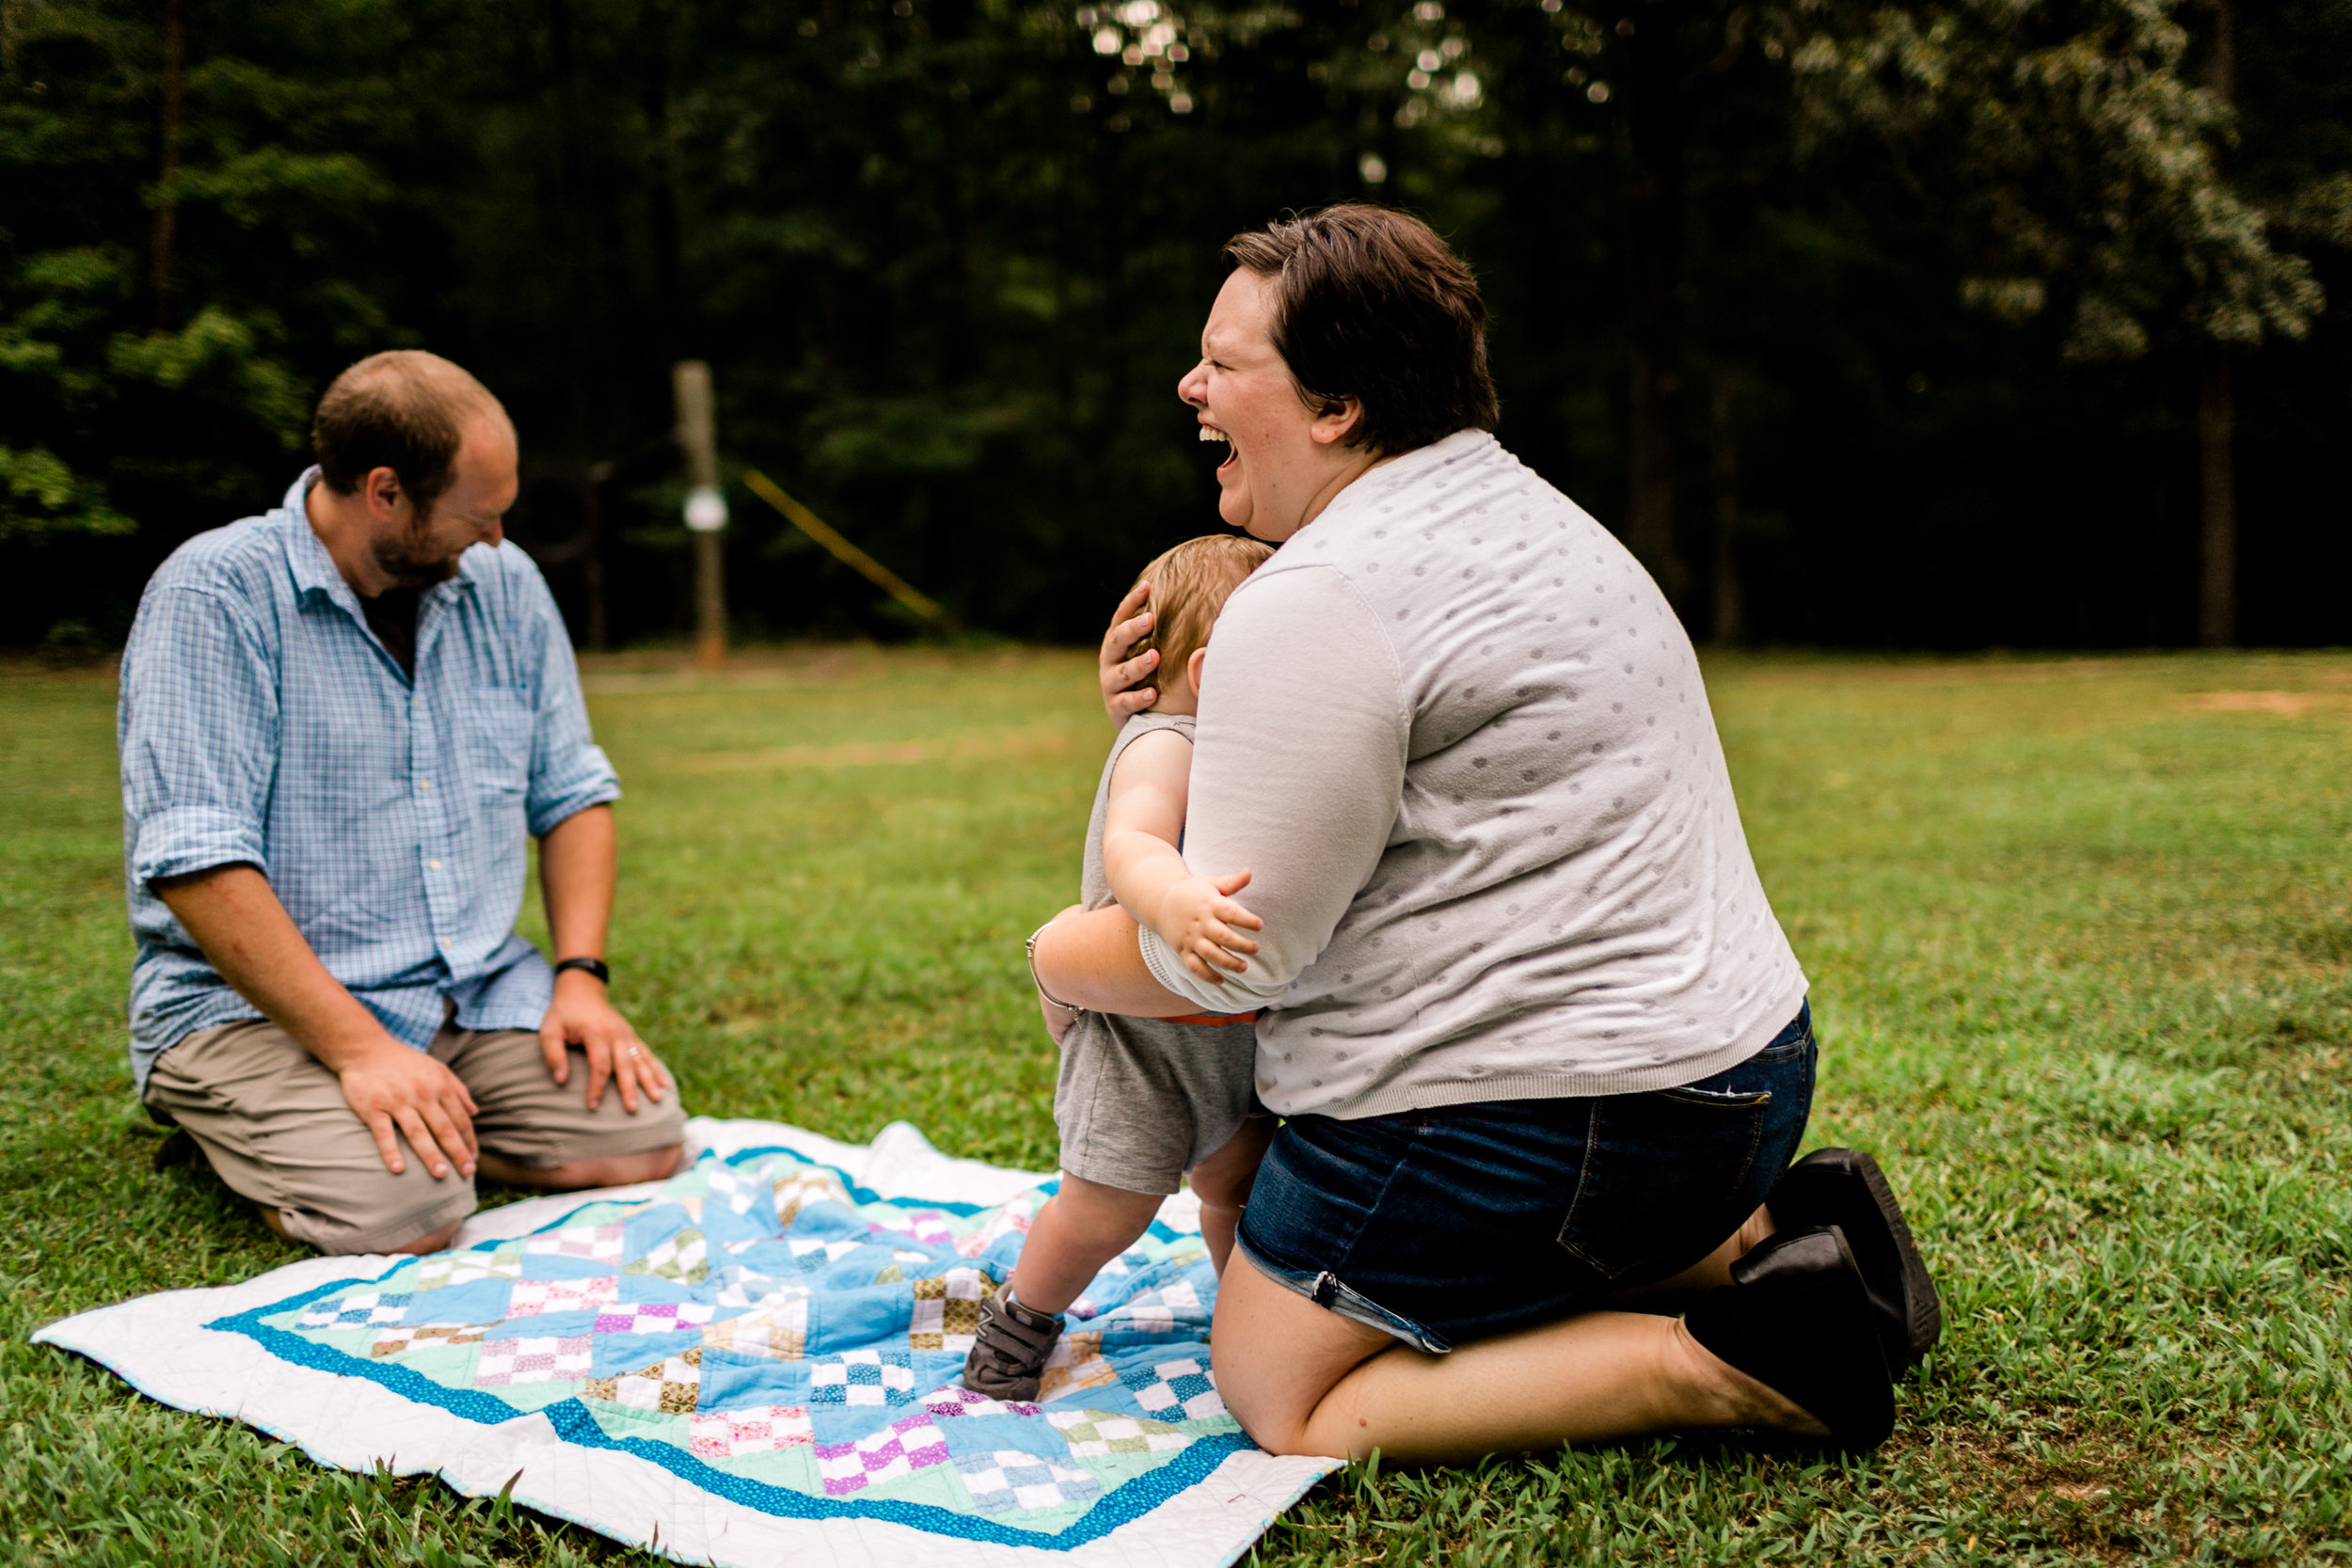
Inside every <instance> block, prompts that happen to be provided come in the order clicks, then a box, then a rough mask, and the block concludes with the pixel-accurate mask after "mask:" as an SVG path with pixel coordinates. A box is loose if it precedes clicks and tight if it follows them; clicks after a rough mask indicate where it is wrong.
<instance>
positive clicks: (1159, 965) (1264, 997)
mask: <svg viewBox="0 0 2352 1568" xmlns="http://www.w3.org/2000/svg"><path fill="white" fill-rule="evenodd" d="M1136 946H1137V947H1138V948H1140V949H1141V950H1142V952H1143V967H1144V968H1146V969H1148V970H1150V971H1151V972H1152V979H1154V980H1157V981H1158V982H1159V983H1160V985H1161V986H1162V988H1163V989H1165V990H1172V991H1174V992H1175V993H1176V994H1177V995H1179V996H1182V997H1185V998H1188V999H1189V1000H1191V1001H1193V1002H1197V1003H1199V1004H1200V1010H1201V1011H1202V1012H1205V1013H1248V1012H1255V1011H1257V1010H1258V1009H1259V1008H1261V1007H1270V1006H1273V1005H1274V1004H1275V1002H1276V1001H1277V1000H1279V998H1280V996H1281V994H1282V988H1281V987H1280V986H1279V985H1271V984H1268V983H1267V982H1266V981H1265V980H1264V978H1263V975H1264V972H1263V970H1261V969H1260V968H1259V967H1258V961H1257V960H1256V959H1255V958H1252V959H1250V960H1249V967H1248V969H1247V970H1245V971H1243V972H1242V973H1241V974H1235V975H1232V977H1230V978H1229V979H1227V980H1226V981H1225V983H1224V984H1223V985H1218V984H1216V983H1214V982H1212V981H1208V980H1203V979H1200V978H1199V977H1197V976H1196V975H1195V974H1193V973H1192V971H1191V970H1189V969H1186V968H1185V967H1184V959H1182V958H1178V957H1177V956H1176V949H1174V948H1173V947H1170V946H1169V945H1168V943H1167V942H1163V941H1161V940H1160V934H1159V933H1158V932H1157V931H1154V930H1153V929H1152V927H1149V926H1145V925H1143V924H1141V923H1139V922H1138V923H1137V925H1136Z"/></svg>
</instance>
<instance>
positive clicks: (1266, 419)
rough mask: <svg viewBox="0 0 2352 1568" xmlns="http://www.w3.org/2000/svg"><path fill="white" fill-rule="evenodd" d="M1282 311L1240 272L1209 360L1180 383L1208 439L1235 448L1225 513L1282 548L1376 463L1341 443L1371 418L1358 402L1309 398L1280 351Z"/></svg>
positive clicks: (1220, 296) (1205, 347)
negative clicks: (1323, 409) (1325, 408)
mask: <svg viewBox="0 0 2352 1568" xmlns="http://www.w3.org/2000/svg"><path fill="white" fill-rule="evenodd" d="M1274 310H1275V292H1274V280H1273V279H1272V278H1270V277H1263V276H1261V275H1260V274H1258V273H1254V272H1251V271H1250V270H1249V269H1248V268H1247V267H1238V268H1236V269H1234V271H1233V273H1232V276H1231V277H1227V278H1226V279H1225V287H1223V288H1222V289H1220V290H1218V291H1217V295H1216V305H1215V306H1213V307H1211V308H1210V310H1209V325H1207V326H1206V327H1204V328H1202V330H1201V333H1200V364H1198V365H1195V366H1194V367H1193V368H1192V369H1191V370H1190V371H1189V372H1186V373H1185V375H1184V379H1183V380H1182V381H1179V382H1178V383H1177V384H1176V395H1177V396H1178V397H1180V398H1182V399H1184V402H1185V403H1187V404H1191V405H1192V406H1193V407H1194V408H1195V409H1197V410H1198V411H1199V414H1200V433H1201V434H1200V438H1201V439H1202V440H1203V441H1223V442H1226V443H1229V444H1230V447H1231V450H1230V451H1229V452H1228V453H1227V456H1226V458H1225V461H1224V462H1223V463H1221V464H1219V465H1218V466H1217V470H1216V483H1217V486H1218V489H1219V491H1220V492H1221V493H1220V494H1219V496H1218V497H1217V503H1216V510H1217V515H1219V516H1221V517H1223V518H1224V519H1225V520H1226V522H1228V523H1230V524H1232V526H1233V527H1234V528H1237V529H1242V530H1245V531H1248V532H1249V533H1251V534H1254V535H1255V536H1256V537H1258V538H1260V539H1263V540H1264V541H1265V542H1266V543H1268V544H1270V545H1279V544H1280V543H1281V542H1282V541H1283V540H1285V539H1288V538H1289V537H1290V536H1291V535H1292V534H1294V533H1296V532H1297V531H1299V530H1300V529H1302V528H1304V527H1306V526H1307V524H1308V523H1310V522H1311V521H1313V519H1314V517H1315V515H1316V514H1318V513H1320V512H1321V511H1322V510H1323V508H1324V505H1325V503H1326V502H1327V501H1328V500H1329V499H1331V497H1332V496H1333V495H1334V494H1336V493H1337V492H1338V491H1339V490H1340V489H1341V488H1342V487H1343V486H1344V485H1345V484H1346V483H1347V482H1348V481H1349V480H1351V479H1354V478H1355V477H1356V476H1357V475H1358V474H1359V473H1361V472H1362V471H1363V470H1364V469H1365V468H1366V467H1370V466H1371V464H1372V462H1373V458H1372V456H1371V454H1369V453H1366V452H1363V451H1359V450H1357V449H1353V448H1349V447H1345V446H1343V445H1342V444H1341V443H1342V439H1343V437H1344V436H1346V434H1347V433H1348V432H1349V431H1350V430H1352V429H1354V428H1355V425H1356V421H1357V420H1358V419H1359V418H1360V417H1361V414H1362V410H1361V408H1360V406H1359V404H1356V403H1355V402H1354V401H1353V400H1352V399H1351V400H1348V401H1346V402H1344V403H1343V404H1339V405H1338V407H1337V409H1336V411H1334V412H1329V413H1318V412H1316V411H1315V410H1313V409H1311V408H1309V407H1308V406H1307V404H1305V403H1304V402H1302V401H1301V400H1300V398H1299V396H1298V388H1297V387H1296V385H1295V383H1294V382H1293V381H1292V380H1291V372H1290V367H1289V366H1288V365H1286V364H1284V363H1283V362H1282V356H1280V355H1279V354H1278V353H1276V352H1275V348H1274V336H1273V331H1272V327H1273V323H1274Z"/></svg>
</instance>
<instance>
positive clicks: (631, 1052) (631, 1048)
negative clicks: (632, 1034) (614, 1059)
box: [628, 1045, 644, 1056]
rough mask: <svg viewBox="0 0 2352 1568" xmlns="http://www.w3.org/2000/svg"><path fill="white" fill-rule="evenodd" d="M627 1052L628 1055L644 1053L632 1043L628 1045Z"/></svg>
mask: <svg viewBox="0 0 2352 1568" xmlns="http://www.w3.org/2000/svg"><path fill="white" fill-rule="evenodd" d="M628 1053H629V1054H630V1055H632V1056H642V1055H644V1052H642V1051H640V1050H638V1049H637V1048H636V1047H635V1046H633V1045H632V1046H630V1047H629V1048H628Z"/></svg>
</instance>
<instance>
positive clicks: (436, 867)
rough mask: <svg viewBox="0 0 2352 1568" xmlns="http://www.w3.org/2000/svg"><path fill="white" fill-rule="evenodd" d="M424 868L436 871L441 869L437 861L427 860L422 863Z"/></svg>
mask: <svg viewBox="0 0 2352 1568" xmlns="http://www.w3.org/2000/svg"><path fill="white" fill-rule="evenodd" d="M424 868H425V869H426V870H427V871H438V870H440V869H441V863H440V862H439V861H427V862H425V863H424Z"/></svg>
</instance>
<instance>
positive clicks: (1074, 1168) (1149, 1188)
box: [1061, 1156, 1184, 1197]
mask: <svg viewBox="0 0 2352 1568" xmlns="http://www.w3.org/2000/svg"><path fill="white" fill-rule="evenodd" d="M1061 1168H1062V1171H1063V1174H1065V1175H1068V1176H1074V1177H1076V1178H1078V1180H1081V1181H1091V1182H1093V1183H1094V1184H1095V1185H1096V1186H1098V1187H1116V1188H1118V1189H1119V1190H1120V1192H1122V1193H1148V1194H1150V1195H1152V1196H1154V1197H1168V1196H1171V1195H1173V1194H1174V1193H1176V1192H1177V1191H1178V1190H1179V1189H1180V1188H1182V1187H1183V1186H1184V1172H1183V1171H1178V1172H1177V1173H1176V1174H1175V1175H1173V1176H1170V1175H1168V1174H1167V1173H1166V1172H1165V1171H1155V1170H1149V1169H1146V1168H1145V1167H1143V1166H1141V1165H1130V1164H1120V1162H1118V1161H1116V1160H1089V1159H1087V1158H1085V1157H1084V1156H1080V1157H1079V1158H1077V1159H1075V1160H1073V1159H1069V1158H1066V1157H1065V1158H1064V1159H1063V1160H1062V1162H1061Z"/></svg>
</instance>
